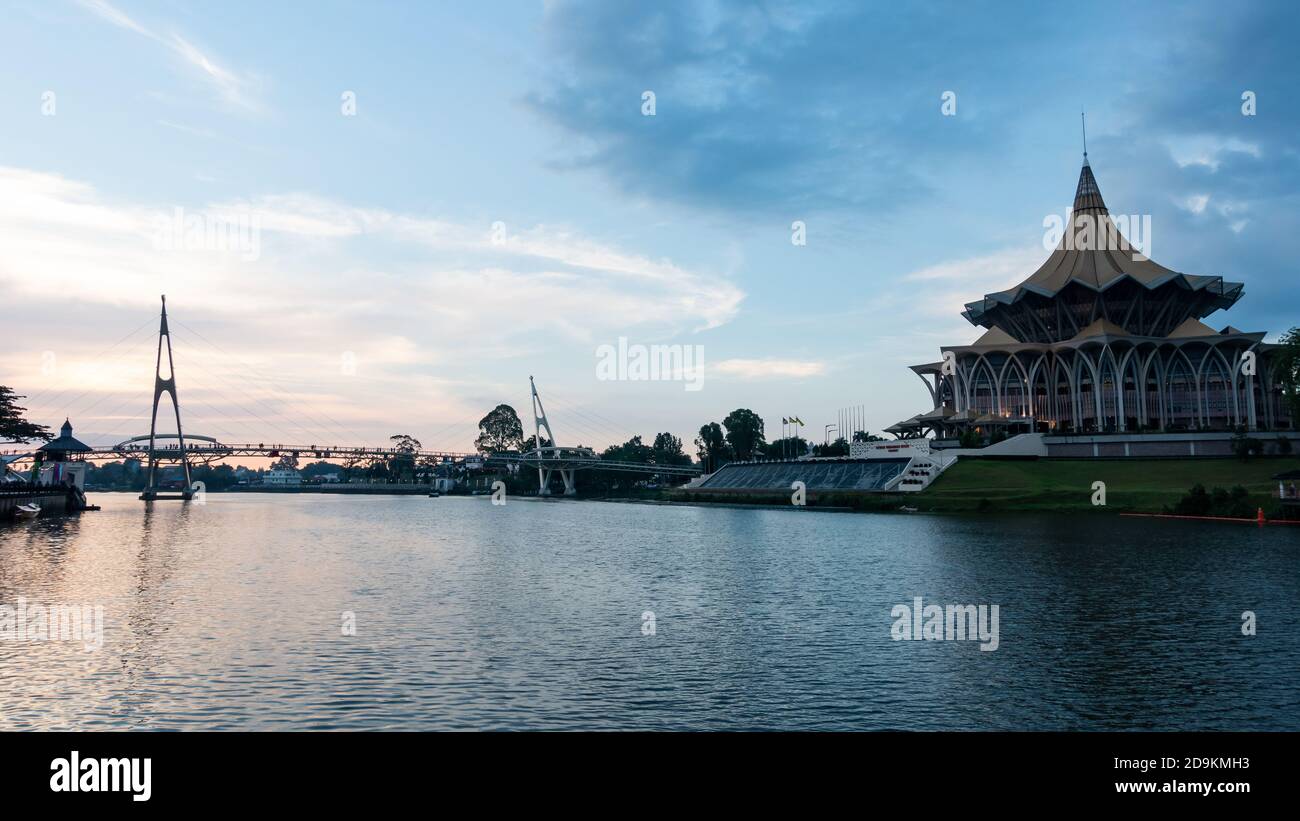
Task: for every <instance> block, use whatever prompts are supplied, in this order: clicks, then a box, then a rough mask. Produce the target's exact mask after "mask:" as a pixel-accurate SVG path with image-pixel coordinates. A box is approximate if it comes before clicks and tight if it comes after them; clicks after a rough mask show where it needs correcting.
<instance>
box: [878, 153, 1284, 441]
mask: <svg viewBox="0 0 1300 821" xmlns="http://www.w3.org/2000/svg"><path fill="white" fill-rule="evenodd" d="M1242 293H1243V286H1242V284H1241V283H1239V282H1228V281H1225V280H1224V279H1223V278H1222V277H1220V276H1213V275H1200V274H1184V273H1180V272H1178V271H1174V270H1171V269H1169V268H1165V267H1164V266H1162V265H1159V264H1157V263H1156V262H1155V261H1154V260H1151V259H1149V258H1147V257H1146V256H1145V255H1144V254H1142V253H1140V252H1139V250H1138V249H1137V248H1136V247H1133V246H1131V245H1130V243H1129V241H1128V240H1127V239H1126V238H1125V237H1124V236H1123V235H1122V234H1120V232H1119V229H1118V228H1117V227H1116V225H1115V223H1114V222H1113V221H1112V219H1111V216H1110V212H1109V211H1108V210H1107V209H1106V204H1105V202H1103V201H1102V198H1101V190H1100V188H1098V186H1097V180H1096V178H1095V177H1094V176H1093V173H1092V168H1091V167H1090V166H1089V165H1088V160H1087V155H1086V154H1085V155H1084V162H1083V169H1082V170H1081V171H1080V173H1079V185H1078V189H1077V191H1076V192H1075V195H1074V207H1073V209H1072V213H1071V214H1070V221H1069V224H1068V225H1067V226H1065V230H1064V233H1063V235H1062V237H1061V241H1060V243H1059V245H1058V246H1057V248H1056V250H1055V251H1053V252H1052V254H1051V256H1050V257H1048V259H1047V261H1045V262H1044V263H1043V264H1042V266H1040V267H1039V269H1038V270H1037V271H1035V272H1033V273H1032V274H1030V275H1029V276H1028V277H1027V278H1026V279H1025V280H1024V281H1023V282H1021V283H1020V284H1019V285H1016V286H1015V287H1013V288H1011V289H1009V290H1006V291H999V292H997V293H992V294H987V295H986V296H985V297H984V298H983V299H981V300H978V301H976V302H971V303H969V304H967V306H966V310H965V311H964V312H963V314H962V315H963V316H964V317H965V318H966V319H967V320H968V321H970V322H971V324H973V325H976V326H981V327H983V328H985V329H987V330H986V331H985V333H984V334H983V335H982V336H981V337H980V338H979V339H977V340H975V341H974V342H972V343H971V344H969V345H950V346H946V347H943V348H941V351H942V354H943V360H942V361H939V362H933V363H929V364H925V365H914V366H912V371H913V372H915V373H916V374H917V375H918V376H920V377H921V379H922V381H923V382H925V383H926V387H927V388H928V389H929V392H930V398H931V400H932V402H933V405H934V407H933V408H932V409H931V410H928V411H925V412H924V413H920V414H917V415H916V416H914V417H912V418H911V419H906V420H904V421H902V422H899V423H898V424H896V425H893V426H891V427H889V428H886V431H887V432H888V433H892V434H894V435H895V436H897V437H899V438H903V439H912V438H920V437H925V436H933V437H935V438H937V439H955V438H957V437H959V436H960V435H961V434H963V433H964V432H966V431H971V430H973V431H975V432H976V433H979V434H981V435H987V434H989V433H992V432H994V431H999V432H1002V433H1004V434H1007V435H1011V434H1016V433H1034V432H1037V433H1043V434H1057V435H1060V434H1094V433H1099V434H1106V433H1118V434H1125V433H1127V434H1135V433H1150V434H1168V433H1180V432H1181V433H1188V432H1224V431H1229V430H1233V429H1236V428H1238V427H1244V428H1246V429H1248V430H1252V431H1255V430H1262V431H1281V430H1288V429H1289V428H1290V417H1289V415H1288V413H1287V411H1286V409H1285V407H1284V405H1283V401H1282V394H1281V387H1280V385H1279V380H1278V375H1277V374H1276V373H1274V369H1273V362H1272V361H1271V359H1272V357H1271V355H1272V352H1273V351H1274V350H1276V349H1277V347H1278V346H1277V345H1271V344H1268V343H1265V342H1264V332H1262V331H1254V332H1244V331H1240V330H1238V329H1236V328H1234V327H1232V326H1231V325H1226V326H1225V327H1223V328H1222V329H1221V330H1215V329H1213V328H1211V327H1210V326H1208V325H1206V324H1205V323H1204V322H1202V321H1201V320H1202V319H1203V318H1205V317H1207V316H1209V315H1210V314H1212V313H1214V312H1216V311H1218V310H1221V309H1227V308H1230V307H1231V306H1232V305H1233V304H1234V303H1235V302H1236V301H1237V300H1238V299H1240V298H1241V295H1242ZM927 377H929V379H927Z"/></svg>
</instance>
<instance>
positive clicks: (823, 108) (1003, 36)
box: [529, 2, 1071, 210]
mask: <svg viewBox="0 0 1300 821" xmlns="http://www.w3.org/2000/svg"><path fill="white" fill-rule="evenodd" d="M908 12H909V13H907V14H898V13H896V11H895V12H894V13H884V12H883V11H882V9H880V8H869V7H867V6H865V5H862V4H857V3H846V4H816V3H811V4H810V3H789V4H781V3H759V4H752V3H746V2H735V3H732V2H719V3H713V4H704V5H701V4H691V3H681V4H656V3H610V2H591V3H560V4H557V5H556V6H555V7H554V8H553V10H552V11H551V13H550V14H549V15H548V18H547V21H546V35H547V38H548V47H549V51H550V54H551V55H552V56H553V57H554V59H555V60H556V69H555V71H554V72H553V73H552V74H551V76H549V77H547V78H544V80H543V81H542V86H541V87H540V88H539V89H538V90H537V91H536V92H535V93H534V94H532V95H531V96H530V98H529V102H530V103H531V104H532V105H533V106H534V107H535V108H536V109H537V110H538V111H540V112H542V113H543V114H544V115H545V116H546V117H547V118H548V119H550V120H551V121H553V122H554V123H556V124H558V125H559V126H560V127H561V128H563V129H564V130H565V131H566V132H567V133H568V134H569V135H571V136H572V137H574V138H576V140H577V142H578V146H577V147H575V148H573V149H572V150H569V151H568V152H567V153H566V154H565V155H564V156H563V158H562V159H561V160H560V162H562V163H565V164H568V165H569V166H571V167H585V168H591V169H595V170H598V171H600V172H602V173H604V174H606V175H608V177H609V178H610V179H612V180H613V181H615V182H616V183H617V184H618V185H619V186H621V187H622V188H623V189H625V190H627V191H629V192H634V193H638V194H647V195H651V196H656V197H663V198H668V199H673V200H681V201H687V202H690V203H692V204H700V205H716V206H722V207H725V208H729V209H737V208H738V209H746V210H748V209H758V210H773V209H781V210H788V209H789V208H791V207H797V208H799V209H801V210H809V209H811V210H817V209H828V210H833V209H838V208H867V209H871V208H876V207H882V206H896V205H898V204H900V202H906V201H911V200H914V199H916V198H918V197H921V196H923V195H924V193H925V192H926V191H927V190H928V184H927V183H926V179H927V177H928V176H929V175H928V174H925V173H919V172H918V171H917V169H918V168H926V164H927V162H929V163H931V166H933V165H935V164H942V163H951V162H960V161H961V160H962V158H970V157H977V156H979V155H980V154H981V152H987V151H988V150H990V148H991V147H993V146H995V145H997V144H998V143H999V142H1000V141H1001V140H1002V139H1003V138H1004V137H1005V136H1006V134H1007V133H1009V131H1010V130H1011V129H1013V128H1014V126H1015V117H1014V113H1015V110H1016V109H1017V108H1018V107H1021V106H1023V105H1024V101H1023V100H1021V99H1016V98H1014V97H1013V96H1009V95H1007V94H1005V93H1002V92H1003V90H1004V89H1005V87H1006V84H1007V82H1008V79H1007V78H1009V77H1018V79H1017V80H1016V85H1017V87H1018V88H1020V89H1022V90H1027V93H1029V94H1030V95H1035V94H1043V93H1046V92H1047V86H1048V80H1047V78H1046V77H1036V76H1033V75H1026V76H1020V75H1021V74H1022V72H1021V67H1022V66H1023V65H1025V64H1026V63H1030V64H1032V63H1033V61H1034V60H1048V59H1051V60H1057V59H1069V58H1070V56H1071V55H1070V53H1069V51H1070V50H1069V49H1068V48H1066V49H1060V48H1059V47H1056V46H1052V45H1050V44H1049V43H1048V42H1047V41H1048V39H1049V38H1048V37H1047V35H1048V34H1049V33H1050V31H1051V30H1052V29H1053V28H1054V27H1057V26H1058V25H1059V21H1054V20H1049V19H1043V18H1036V17H1034V16H1032V15H1030V16H1026V17H1023V18H1022V17H1016V16H1008V15H997V17H998V18H1000V19H993V17H992V16H990V15H989V14H988V13H987V10H986V9H984V10H981V9H979V8H972V7H970V6H968V5H967V4H952V5H945V6H934V7H929V6H915V7H912V6H909V8H908ZM1007 17H1011V18H1012V19H1011V22H1008V20H1007V19H1002V18H1007ZM645 90H652V91H654V92H655V94H656V97H657V114H656V116H654V117H644V116H642V115H641V111H640V107H641V93H642V92H643V91H645ZM946 90H954V91H956V92H957V93H958V116H957V117H956V118H944V117H942V116H941V115H940V102H941V101H940V97H941V95H942V93H943V92H944V91H946ZM927 170H928V169H927Z"/></svg>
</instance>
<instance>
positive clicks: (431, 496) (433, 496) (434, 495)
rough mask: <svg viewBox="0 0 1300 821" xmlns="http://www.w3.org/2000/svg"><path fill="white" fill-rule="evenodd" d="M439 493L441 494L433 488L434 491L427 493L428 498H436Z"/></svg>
mask: <svg viewBox="0 0 1300 821" xmlns="http://www.w3.org/2000/svg"><path fill="white" fill-rule="evenodd" d="M440 495H442V494H440V493H438V491H436V490H435V491H433V492H432V493H430V494H429V498H430V499H437V498H438V497H439V496H440Z"/></svg>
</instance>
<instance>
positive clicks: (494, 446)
mask: <svg viewBox="0 0 1300 821" xmlns="http://www.w3.org/2000/svg"><path fill="white" fill-rule="evenodd" d="M478 429H479V436H478V439H476V440H474V447H475V448H476V449H477V450H478V452H479V453H501V452H502V451H507V450H519V449H520V446H521V445H522V444H523V442H524V426H523V425H521V424H520V423H519V414H517V413H515V409H514V408H512V407H510V406H509V405H497V406H496V407H495V408H493V409H492V410H490V411H488V414H487V416H484V417H483V418H482V419H480V420H478Z"/></svg>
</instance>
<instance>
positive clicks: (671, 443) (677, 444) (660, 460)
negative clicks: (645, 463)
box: [650, 433, 691, 465]
mask: <svg viewBox="0 0 1300 821" xmlns="http://www.w3.org/2000/svg"><path fill="white" fill-rule="evenodd" d="M650 461H651V462H652V463H653V464H656V465H689V464H690V463H691V457H689V456H687V455H686V454H685V453H684V452H682V440H681V439H678V438H677V437H676V436H673V435H672V434H671V433H658V434H655V443H654V444H653V445H651V446H650Z"/></svg>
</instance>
